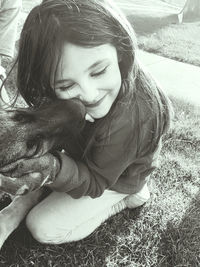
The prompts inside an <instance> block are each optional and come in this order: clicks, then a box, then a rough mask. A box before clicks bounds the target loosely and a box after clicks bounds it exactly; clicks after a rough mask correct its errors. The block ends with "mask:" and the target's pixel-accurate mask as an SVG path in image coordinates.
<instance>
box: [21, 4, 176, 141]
mask: <svg viewBox="0 0 200 267" xmlns="http://www.w3.org/2000/svg"><path fill="white" fill-rule="evenodd" d="M65 42H70V43H73V44H76V45H80V46H85V47H95V46H98V45H102V44H106V43H108V44H112V45H113V46H114V47H115V48H116V50H117V53H118V57H119V58H120V62H119V68H120V71H121V76H122V86H121V91H120V94H119V96H118V98H117V100H118V101H121V102H128V103H133V99H134V105H137V98H138V97H139V96H141V95H146V96H147V105H149V107H150V109H151V110H152V112H154V113H155V116H156V131H155V136H156V137H157V139H158V138H159V137H160V136H161V135H162V134H163V133H164V132H165V131H166V130H167V129H168V127H169V122H170V118H171V114H172V109H171V104H170V101H169V99H168V98H167V97H166V96H165V94H164V93H163V92H162V90H161V89H160V88H159V87H158V86H157V84H156V83H155V82H154V81H153V79H151V77H149V76H148V75H147V74H146V73H145V71H144V70H143V68H142V67H141V66H140V65H139V64H138V62H137V60H136V56H135V54H136V51H137V42H136V38H135V33H134V30H133V28H132V27H131V26H130V24H129V22H128V21H127V19H126V18H125V16H124V15H123V14H122V13H121V11H120V10H119V9H118V8H117V7H116V6H115V5H114V4H113V2H112V1H110V0H109V1H108V0H43V2H42V3H41V4H40V5H38V6H36V7H35V8H33V9H32V11H31V12H30V14H29V15H28V17H27V19H26V21H25V24H24V26H23V29H22V32H21V37H20V43H19V56H18V74H17V85H18V89H19V92H20V94H21V95H22V96H23V98H24V99H25V100H26V102H27V104H28V105H33V106H37V105H39V104H40V103H41V101H42V99H43V98H44V97H49V98H55V97H56V96H55V91H54V84H55V73H56V70H57V66H58V63H59V60H60V58H61V54H62V47H63V44H64V43H65ZM128 106H131V105H128ZM139 108H140V107H139ZM112 111H113V112H111V113H110V114H109V116H110V117H109V119H110V118H112V116H114V114H115V111H116V110H115V109H112ZM106 117H107V116H106ZM107 119H108V118H105V119H104V120H103V122H102V120H101V124H99V125H100V126H101V127H102V123H103V124H106V123H105V122H106V120H107ZM138 120H140V113H138ZM100 126H99V127H100ZM155 140H156V138H155ZM155 142H156V141H155Z"/></svg>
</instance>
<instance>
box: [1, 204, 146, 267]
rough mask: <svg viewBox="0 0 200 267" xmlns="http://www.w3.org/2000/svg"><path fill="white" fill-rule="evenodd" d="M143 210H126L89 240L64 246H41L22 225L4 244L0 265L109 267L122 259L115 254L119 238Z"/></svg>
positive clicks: (110, 220)
mask: <svg viewBox="0 0 200 267" xmlns="http://www.w3.org/2000/svg"><path fill="white" fill-rule="evenodd" d="M141 209H142V208H137V209H135V210H134V212H133V211H129V210H124V211H122V212H120V213H119V214H117V215H115V216H113V217H111V218H110V219H108V220H107V221H106V222H105V223H103V224H102V225H101V226H100V227H99V228H97V230H96V231H95V232H93V233H92V234H91V235H90V236H89V237H87V238H85V239H83V240H81V241H78V242H72V243H68V244H62V245H42V244H40V243H38V242H37V241H35V240H34V239H33V238H32V236H31V234H30V233H29V231H28V230H27V228H26V226H25V223H24V222H22V223H21V225H20V226H19V227H18V229H17V230H16V231H15V232H14V233H13V234H12V235H11V236H10V237H9V238H8V239H7V240H6V242H5V244H4V246H3V248H2V251H1V255H0V266H12V267H17V266H20V267H25V266H26V267H27V266H70V267H73V266H108V265H107V264H108V262H110V261H112V260H115V257H120V256H119V255H118V254H117V255H116V251H117V250H118V246H119V240H120V244H121V238H120V236H126V235H127V234H128V226H129V222H130V219H132V220H136V219H137V218H138V217H139V216H140V212H141ZM122 246H123V245H122V244H121V247H122ZM124 249H126V246H125V244H124ZM124 253H127V251H125V252H124ZM121 257H122V258H123V256H121ZM109 266H110V265H109Z"/></svg>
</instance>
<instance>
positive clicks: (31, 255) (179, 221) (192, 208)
mask: <svg viewBox="0 0 200 267" xmlns="http://www.w3.org/2000/svg"><path fill="white" fill-rule="evenodd" d="M169 1H170V0H169ZM169 1H168V2H169ZM180 1H181V0H180ZM177 2H178V1H177ZM199 29H200V24H199V22H194V23H191V24H190V23H188V24H183V25H178V24H170V25H167V26H164V27H161V28H159V27H157V29H156V30H155V31H154V33H143V34H139V33H137V34H138V42H139V46H140V47H141V48H142V49H144V50H147V51H151V52H155V53H158V54H161V55H164V56H168V57H170V58H175V59H177V60H180V61H185V62H188V63H191V64H195V65H197V66H200V54H199V51H198V49H197V47H199V43H198V40H197V38H195V36H200V35H199ZM193 31H194V32H193ZM169 36H171V37H170V38H169ZM188 39H189V41H188V43H187V40H188ZM183 43H184V44H183ZM188 47H189V48H188ZM186 51H187V53H186ZM4 64H6V65H7V66H9V65H10V64H11V63H10V62H8V61H5V62H4ZM13 79H14V77H13V76H11V79H10V83H9V85H10V87H12V86H13ZM171 100H172V103H173V106H174V109H175V117H174V120H173V124H172V127H171V130H170V131H169V132H168V133H167V134H166V135H165V136H164V139H163V148H162V151H161V155H160V159H159V160H160V166H159V168H158V169H157V170H155V171H154V173H153V175H152V182H151V184H150V191H151V200H150V201H149V202H148V203H147V204H146V205H144V206H143V207H141V208H137V209H133V210H128V209H126V210H124V211H123V212H121V213H120V214H117V215H115V216H113V217H112V218H110V219H109V220H107V221H106V222H105V223H104V224H102V225H101V226H100V227H99V228H98V229H97V230H96V231H95V232H94V233H92V234H91V235H90V236H89V237H87V238H85V239H84V240H82V241H79V242H74V243H70V244H63V245H59V246H53V245H41V244H39V243H38V242H36V241H35V240H34V239H33V238H32V237H31V235H30V233H29V232H28V231H27V229H26V227H25V224H24V222H22V224H21V225H20V227H19V228H18V229H17V230H16V231H15V232H14V233H13V234H12V235H11V236H10V237H9V238H8V240H7V241H6V243H5V244H4V246H3V248H2V251H1V254H0V266H5V267H6V266H9V267H27V266H28V267H29V266H30V267H31V266H34V267H41V266H42V267H43V266H49V267H60V266H69V267H77V266H81V267H83V266H85V267H89V266H95V267H100V266H107V267H119V266H120V267H121V266H124V267H142V266H144V267H153V266H154V267H165V266H166V267H184V266H185V267H186V266H187V267H190V266H191V267H196V266H200V191H199V188H200V130H199V121H200V108H199V107H197V106H193V105H191V104H189V103H185V102H182V101H180V100H179V99H176V98H174V97H172V99H171ZM7 203H8V202H7V199H4V202H2V203H1V205H2V206H3V205H6V204H7Z"/></svg>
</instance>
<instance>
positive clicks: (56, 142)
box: [0, 100, 85, 248]
mask: <svg viewBox="0 0 200 267" xmlns="http://www.w3.org/2000/svg"><path fill="white" fill-rule="evenodd" d="M84 124H85V108H84V106H83V105H82V104H81V102H79V101H78V100H55V101H53V102H48V103H45V104H44V105H42V106H41V107H40V108H37V109H31V108H25V109H16V110H0V125H1V130H0V173H1V168H4V166H5V165H8V164H10V163H12V162H15V161H17V160H19V159H24V158H31V157H39V156H42V155H44V154H45V153H47V152H50V151H53V150H57V149H62V147H63V146H66V144H67V149H68V152H69V154H73V153H74V154H75V152H76V150H77V149H78V147H77V146H78V142H77V139H78V136H79V134H80V132H81V130H82V129H83V127H84ZM31 182H32V183H37V181H31ZM9 186H10V185H9ZM0 189H1V190H3V191H6V192H12V191H13V192H15V190H14V188H13V190H12V188H7V187H6V184H5V183H4V184H1V174H0ZM41 194H42V188H41V189H39V190H36V191H33V192H31V193H28V194H27V195H24V196H16V197H14V199H13V201H12V202H11V204H10V205H9V206H7V207H6V208H4V209H3V210H2V211H1V212H0V248H1V246H2V245H3V243H4V241H5V240H6V238H7V237H8V236H9V235H10V233H11V232H12V231H13V230H14V229H16V228H17V226H18V225H19V223H20V222H21V220H22V219H23V218H24V216H25V215H26V213H27V212H28V211H29V210H30V209H31V208H32V207H33V206H34V205H35V204H36V203H37V202H38V201H39V198H40V196H41Z"/></svg>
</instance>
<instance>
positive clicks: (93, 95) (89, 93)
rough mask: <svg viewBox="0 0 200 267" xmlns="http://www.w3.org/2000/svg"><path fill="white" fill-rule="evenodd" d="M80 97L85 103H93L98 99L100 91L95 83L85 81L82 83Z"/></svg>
mask: <svg viewBox="0 0 200 267" xmlns="http://www.w3.org/2000/svg"><path fill="white" fill-rule="evenodd" d="M80 88H81V90H80V91H81V92H80V99H81V101H82V102H83V104H84V105H87V104H93V103H95V102H96V101H97V99H98V95H99V91H98V89H97V85H96V84H95V83H90V82H88V81H87V82H84V83H82V84H81V85H80Z"/></svg>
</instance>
